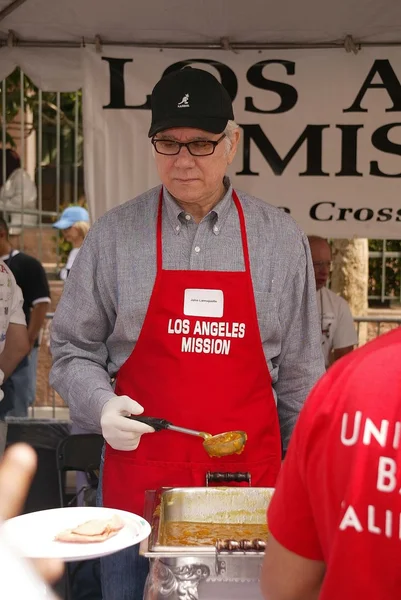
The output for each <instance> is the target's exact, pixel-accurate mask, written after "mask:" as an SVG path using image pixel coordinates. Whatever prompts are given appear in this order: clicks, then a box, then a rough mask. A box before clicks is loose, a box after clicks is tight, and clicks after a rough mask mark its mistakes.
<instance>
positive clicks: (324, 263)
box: [313, 260, 333, 271]
mask: <svg viewBox="0 0 401 600" xmlns="http://www.w3.org/2000/svg"><path fill="white" fill-rule="evenodd" d="M313 267H314V268H315V269H317V270H320V269H328V270H329V271H331V270H332V268H333V263H332V261H331V260H318V261H316V262H314V263H313Z"/></svg>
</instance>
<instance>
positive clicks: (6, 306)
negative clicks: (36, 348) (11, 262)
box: [0, 260, 30, 456]
mask: <svg viewBox="0 0 401 600" xmlns="http://www.w3.org/2000/svg"><path fill="white" fill-rule="evenodd" d="M23 302H24V301H23V298H22V292H21V290H20V288H19V287H18V286H17V284H16V281H15V278H14V275H13V274H12V273H11V271H10V269H9V268H8V267H7V266H6V264H5V263H4V262H3V261H2V260H0V386H1V385H2V384H3V381H4V380H5V379H7V377H9V376H10V375H11V373H12V372H13V371H14V369H15V367H16V366H17V365H18V364H19V362H20V361H21V360H22V359H23V358H24V356H26V355H27V354H28V352H29V351H30V343H29V337H28V330H27V328H26V321H25V315H24V311H23V309H22V305H23ZM3 396H4V394H3V392H2V390H1V388H0V401H1V400H2V399H3ZM6 435H7V425H6V423H5V422H4V421H3V420H1V418H0V456H1V455H2V453H3V452H4V447H5V443H6Z"/></svg>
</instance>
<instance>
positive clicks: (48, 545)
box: [2, 506, 151, 561]
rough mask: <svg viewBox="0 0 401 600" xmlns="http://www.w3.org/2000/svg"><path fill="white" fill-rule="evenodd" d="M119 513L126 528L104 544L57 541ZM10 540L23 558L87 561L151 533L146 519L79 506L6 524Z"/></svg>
mask: <svg viewBox="0 0 401 600" xmlns="http://www.w3.org/2000/svg"><path fill="white" fill-rule="evenodd" d="M114 514H117V515H119V516H120V517H121V519H122V520H123V521H124V524H125V525H124V527H123V528H122V529H121V530H120V531H119V532H118V533H117V535H115V536H113V537H111V538H110V539H108V540H106V541H104V542H97V543H93V542H89V543H80V544H79V543H66V542H56V541H55V540H54V538H55V536H56V535H57V534H58V533H59V532H60V531H63V530H64V529H71V528H72V527H75V526H77V525H80V524H81V523H85V521H90V520H91V519H109V518H110V517H111V516H112V515H114ZM2 529H4V530H5V532H6V534H7V536H8V538H9V539H10V541H11V542H12V543H13V544H15V545H16V546H17V547H18V549H19V550H20V552H21V553H22V555H23V556H26V557H28V558H61V559H62V560H65V561H72V560H85V559H90V558H97V557H99V556H106V555H107V554H113V552H118V551H119V550H123V549H124V548H128V547H129V546H134V545H135V544H139V542H141V541H142V540H144V539H146V538H147V537H148V536H149V534H150V530H151V528H150V525H149V523H148V522H147V521H145V519H143V518H142V517H139V516H138V515H134V514H133V513H129V512H126V511H124V510H115V509H114V508H103V507H91V506H78V507H71V508H53V509H51V510H42V511H39V512H33V513H28V514H26V515H21V516H19V517H14V518H13V519H9V520H8V521H6V522H5V523H4V524H3V525H2Z"/></svg>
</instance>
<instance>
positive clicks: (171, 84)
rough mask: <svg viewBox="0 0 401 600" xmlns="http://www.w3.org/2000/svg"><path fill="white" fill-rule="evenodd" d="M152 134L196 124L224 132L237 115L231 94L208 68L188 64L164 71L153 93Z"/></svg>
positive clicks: (195, 125)
mask: <svg viewBox="0 0 401 600" xmlns="http://www.w3.org/2000/svg"><path fill="white" fill-rule="evenodd" d="M151 108H152V123H151V126H150V129H149V134H148V135H149V137H153V136H154V135H155V134H156V133H159V132H160V131H164V130H165V129H171V128H173V127H194V128H195V129H203V130H204V131H210V133H222V132H223V131H224V129H225V127H226V125H227V122H228V121H229V120H232V119H234V113H233V106H232V102H231V98H230V96H229V95H228V92H227V90H226V89H225V87H223V85H222V84H221V83H220V82H219V81H218V80H217V79H216V77H214V76H213V75H212V74H211V73H208V71H204V70H203V69H193V68H191V67H185V68H184V69H181V70H179V71H173V72H172V73H169V74H168V75H165V76H164V77H162V78H161V79H160V81H159V82H158V83H157V84H156V85H155V87H154V88H153V91H152V96H151Z"/></svg>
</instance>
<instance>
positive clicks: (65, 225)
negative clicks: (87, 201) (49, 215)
mask: <svg viewBox="0 0 401 600" xmlns="http://www.w3.org/2000/svg"><path fill="white" fill-rule="evenodd" d="M53 227H55V228H56V229H59V230H61V232H62V234H63V237H64V239H65V240H66V241H67V242H70V243H71V244H72V249H71V251H70V253H69V255H68V259H67V264H66V265H65V267H64V268H63V269H61V271H60V279H62V280H63V281H65V280H66V279H67V277H68V275H69V272H70V270H71V267H72V265H73V263H74V261H75V259H76V257H77V255H78V252H79V249H80V248H81V246H82V244H83V243H84V239H85V237H86V234H87V233H88V231H89V228H90V225H89V213H88V211H87V210H86V208H83V206H69V207H68V208H66V209H65V210H64V211H63V212H62V213H61V216H60V218H59V220H58V221H56V222H55V223H53Z"/></svg>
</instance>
